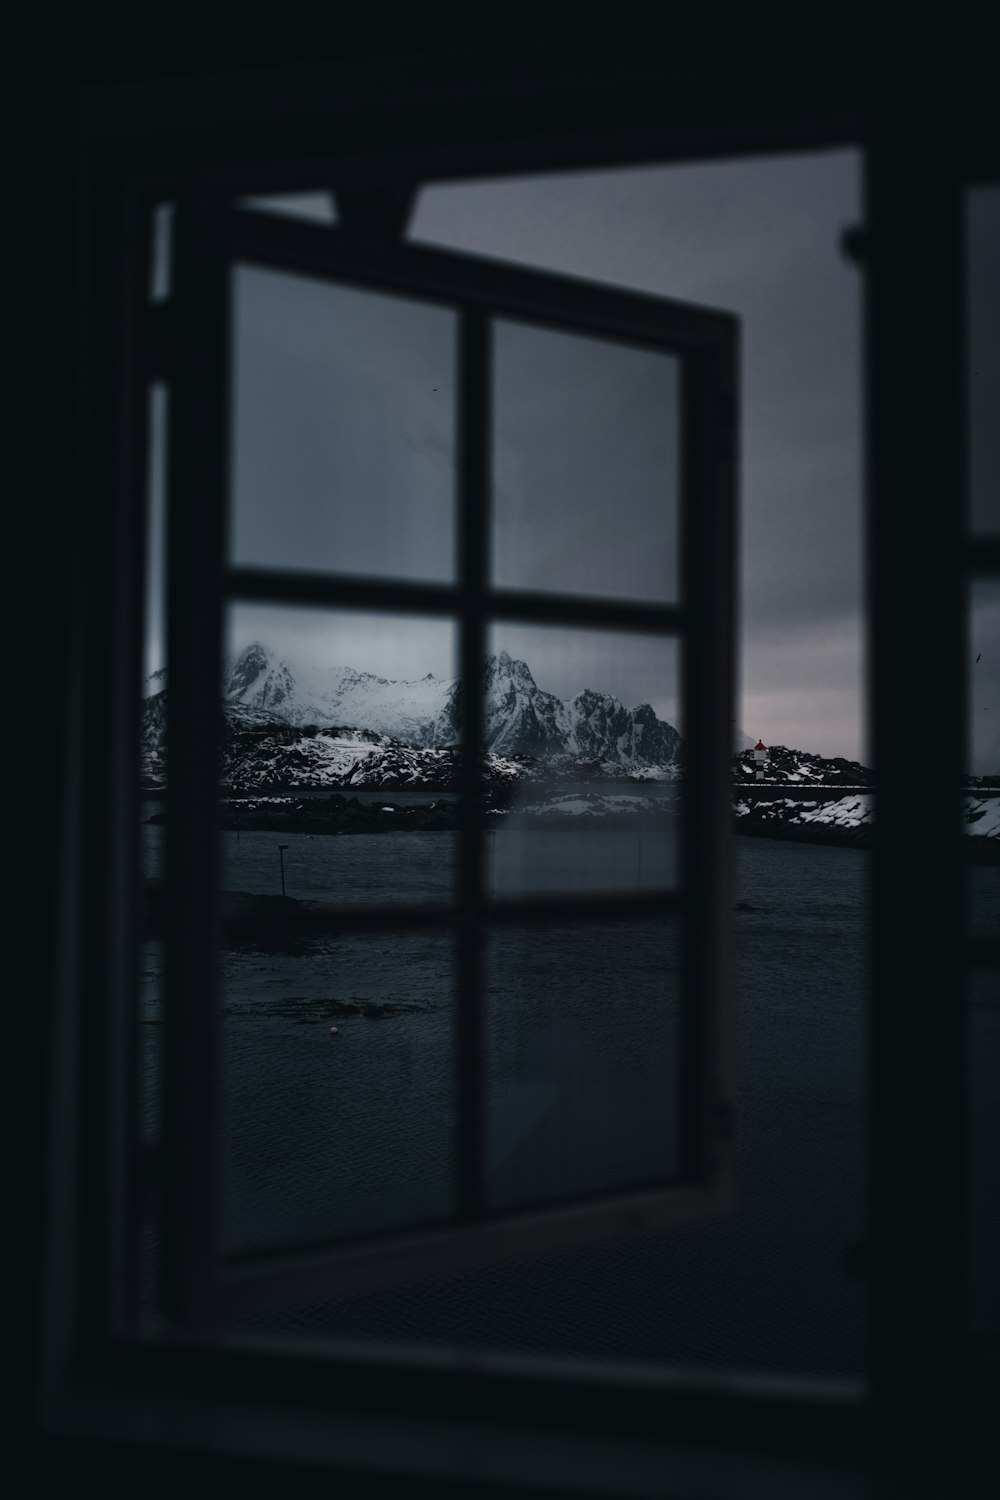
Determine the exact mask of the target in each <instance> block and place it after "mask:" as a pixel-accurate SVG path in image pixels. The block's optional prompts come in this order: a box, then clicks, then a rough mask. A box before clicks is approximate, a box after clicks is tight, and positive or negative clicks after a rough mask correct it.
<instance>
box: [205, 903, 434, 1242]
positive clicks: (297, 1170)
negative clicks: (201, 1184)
mask: <svg viewBox="0 0 1000 1500" xmlns="http://www.w3.org/2000/svg"><path fill="white" fill-rule="evenodd" d="M452 989H453V986H452V942H451V939H450V938H449V937H448V936H447V935H442V934H439V933H419V932H418V933H408V934H405V935H401V934H383V935H372V936H365V937H347V938H336V939H332V938H331V939H325V940H324V939H316V940H315V941H311V942H309V943H306V944H299V945H298V946H297V947H295V948H293V947H292V946H290V945H288V944H286V945H284V946H282V945H281V944H280V943H278V944H271V945H267V946H265V945H263V944H259V943H247V944H244V945H242V946H233V947H231V948H229V949H227V950H226V952H224V953H223V955H222V1010H223V1173H222V1178H223V1181H222V1197H223V1243H224V1248H225V1250H226V1251H227V1252H238V1251H245V1250H254V1249H262V1248H265V1247H267V1246H275V1245H279V1244H284V1243H289V1244H294V1243H298V1242H305V1241H309V1240H314V1239H322V1238H326V1237H329V1236H335V1235H342V1234H352V1233H358V1232H363V1231H366V1230H374V1229H382V1228H387V1227H389V1226H392V1225H403V1224H410V1223H418V1222H422V1221H426V1220H432V1219H441V1218H446V1217H447V1216H448V1215H450V1213H451V1212H452V1207H453V1197H452V1192H453V1190H452V1183H453V1177H454V1167H453V1137H454V1118H453V1088H452V1074H453V1058H452V1033H453V1025H452V1009H453V994H452Z"/></svg>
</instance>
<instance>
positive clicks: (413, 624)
mask: <svg viewBox="0 0 1000 1500" xmlns="http://www.w3.org/2000/svg"><path fill="white" fill-rule="evenodd" d="M227 623H228V633H227V645H228V649H227V660H226V665H225V675H224V680H223V687H222V693H223V709H224V720H225V727H224V738H223V766H222V781H223V804H222V813H223V827H224V829H225V834H224V875H225V889H226V891H228V892H230V893H232V895H231V901H232V902H233V903H235V905H234V906H233V911H234V913H235V914H236V915H237V917H240V916H242V917H245V918H247V919H248V920H249V916H250V908H249V907H248V906H247V902H251V903H252V902H257V903H258V904H259V903H260V902H261V901H264V902H265V904H267V903H269V902H270V901H271V899H272V898H273V897H275V896H278V897H281V896H284V897H285V905H284V906H283V907H282V910H283V911H284V912H285V914H286V916H287V917H288V920H289V922H290V923H291V924H292V926H297V927H299V928H302V927H305V928H308V927H310V926H311V925H315V921H314V918H315V911H314V908H315V905H316V903H320V904H325V903H336V904H340V903H343V902H345V901H349V902H356V901H364V902H379V901H405V902H412V901H447V900H450V899H451V896H452V891H453V875H454V869H455V854H456V839H457V834H456V832H455V830H456V828H457V826H458V790H457V788H458V784H459V779H460V769H459V754H460V750H459V734H460V730H459V724H458V709H457V703H456V700H457V682H456V679H455V676H454V666H453V664H454V657H455V650H454V644H455V643H454V627H453V625H452V624H451V622H450V621H445V620H433V619H411V618H400V617H396V616H391V615H370V614H360V613H347V612H339V611H338V612H333V611H324V610H292V609H282V608H274V607H267V606H265V607H261V608H257V607H250V606H237V607H235V608H233V609H231V610H230V613H229V618H228V622H227ZM338 835H344V836H343V837H340V836H338ZM240 893H242V894H240ZM244 898H246V899H245V900H244ZM241 901H242V902H243V905H242V906H241V905H240V902H241Z"/></svg>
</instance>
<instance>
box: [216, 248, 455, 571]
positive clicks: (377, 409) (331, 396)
mask: <svg viewBox="0 0 1000 1500" xmlns="http://www.w3.org/2000/svg"><path fill="white" fill-rule="evenodd" d="M233 292H234V295H233V314H234V344H233V382H234V392H233V453H232V498H231V506H232V520H231V538H230V556H231V560H232V561H233V562H234V563H235V564H239V565H244V564H245V565H250V566H261V567H280V568H307V569H326V570H331V571H336V572H344V573H355V574H363V575H378V576H380V577H386V576H393V577H399V578H408V579H414V578H418V579H429V580H436V581H448V580H450V579H451V578H452V577H453V576H454V551H455V544H454V510H455V498H454V491H455V483H454V475H455V435H454V427H455V342H456V336H455V329H456V320H455V314H454V313H453V312H451V311H450V310H447V309H444V308H440V307H436V306H431V305H430V304H428V303H423V302H415V301H407V300H404V299H403V298H399V297H385V296H380V295H376V294H374V293H371V292H362V291H357V290H355V289H353V288H350V287H344V286H335V285H331V284H329V283H328V282H319V281H314V280H311V279H310V278H308V277H305V276H297V275H284V274H281V273H278V272H274V271H264V270H259V269H256V268H252V267H248V266H242V267H239V268H238V269H237V270H236V272H235V273H234V288H233Z"/></svg>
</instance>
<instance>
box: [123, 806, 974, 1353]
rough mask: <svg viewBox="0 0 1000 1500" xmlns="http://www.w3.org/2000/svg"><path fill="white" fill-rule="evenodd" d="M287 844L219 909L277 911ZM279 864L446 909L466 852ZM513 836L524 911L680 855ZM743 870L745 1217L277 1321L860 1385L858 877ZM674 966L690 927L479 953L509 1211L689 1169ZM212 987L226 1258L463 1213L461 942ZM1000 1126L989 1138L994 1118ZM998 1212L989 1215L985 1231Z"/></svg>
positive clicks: (329, 1304) (849, 869) (506, 838)
mask: <svg viewBox="0 0 1000 1500" xmlns="http://www.w3.org/2000/svg"><path fill="white" fill-rule="evenodd" d="M386 800H387V801H391V800H398V799H396V798H395V797H393V796H392V795H390V796H389V797H387V798H386ZM144 832H145V836H146V868H147V870H148V872H149V873H156V872H157V870H158V869H159V868H160V862H161V858H162V836H163V830H162V828H153V827H147V828H146V829H145V830H144ZM278 842H279V840H278V839H277V838H276V837H275V836H274V835H273V834H263V833H242V834H240V835H236V834H235V833H230V834H226V835H225V836H224V884H225V886H226V887H227V888H228V889H239V890H246V891H257V892H263V893H274V892H276V891H278V890H280V867H279V859H278V851H277V844H278ZM280 842H282V843H284V844H287V846H288V848H287V850H286V852H285V857H284V858H285V879H286V887H287V890H288V894H289V895H291V896H296V897H300V898H303V899H320V898H335V899H338V900H345V899H346V900H362V901H371V900H377V899H378V900H388V901H398V900H404V899H405V900H414V899H417V900H420V899H427V900H440V899H442V898H446V897H447V895H448V894H449V893H450V890H451V888H452V882H453V879H454V860H455V841H454V836H453V835H450V834H446V833H429V834H398V835H392V834H385V835H382V836H379V837H377V838H365V837H359V836H354V837H339V838H338V837H325V838H324V837H321V836H316V837H313V838H308V837H306V836H303V835H282V836H281V839H280ZM492 842H493V848H492V850H491V851H490V876H491V879H492V881H493V884H494V887H495V888H496V889H497V890H500V891H503V892H510V893H512V892H516V891H531V890H560V889H566V890H581V889H598V888H605V889H629V888H653V887H655V886H662V885H664V884H669V883H670V880H671V879H672V878H673V860H674V850H673V846H672V835H671V834H670V833H669V832H663V831H662V830H661V829H652V830H650V831H647V832H643V833H641V834H635V833H627V834H614V833H537V832H529V831H527V830H521V829H519V828H518V827H517V826H516V823H514V824H512V825H510V826H509V827H507V828H505V829H504V830H503V831H501V832H500V833H498V834H497V835H496V837H495V839H493V840H492ZM737 855H738V870H739V889H738V896H739V908H738V910H737V914H736V923H737V937H738V966H739V982H738V1006H737V1018H738V1087H737V1101H738V1138H737V1184H738V1187H737V1196H738V1201H737V1206H736V1209H735V1211H734V1212H733V1213H732V1214H731V1215H730V1216H729V1217H727V1218H726V1219H725V1220H724V1221H720V1222H716V1223H711V1224H701V1225H695V1226H691V1227H688V1228H685V1229H681V1230H675V1231H672V1232H671V1233H669V1234H668V1233H662V1234H648V1235H643V1236H640V1237H631V1238H625V1239H620V1240H612V1241H607V1242H605V1243H602V1244H599V1245H594V1246H589V1247H586V1248H584V1249H579V1250H574V1251H565V1252H561V1253H559V1254H555V1255H547V1256H544V1257H537V1258H533V1259H531V1260H521V1261H514V1262H507V1263H505V1264H503V1265H499V1266H496V1267H493V1268H489V1269H486V1270H481V1271H478V1272H475V1273H468V1274H466V1275H463V1276H460V1277H450V1278H438V1279H422V1280H420V1281H419V1282H414V1283H413V1284H411V1285H405V1286H397V1287H394V1288H392V1289H391V1290H383V1291H378V1292H370V1293H366V1294H363V1295H360V1294H359V1295H354V1296H352V1297H345V1298H342V1299H338V1300H328V1301H325V1302H323V1303H321V1304H312V1305H309V1306H306V1307H296V1308H282V1309H280V1310H278V1311H276V1312H274V1313H271V1314H268V1316H267V1317H266V1318H262V1319H258V1320H257V1323H258V1324H259V1325H261V1326H267V1327H272V1328H280V1329H281V1330H283V1331H295V1332H305V1331H310V1332H318V1333H324V1334H330V1335H338V1336H345V1337H362V1338H376V1339H390V1340H394V1341H399V1340H402V1341H414V1342H424V1341H428V1340H430V1341H433V1342H439V1343H448V1344H453V1345H454V1344H461V1345H468V1346H476V1347H483V1348H497V1349H507V1350H523V1351H529V1350H530V1351H546V1352H552V1353H562V1354H581V1355H587V1356H591V1357H597V1358H602V1357H603V1358H612V1359H633V1360H641V1361H654V1362H663V1361H668V1362H673V1361H680V1362H684V1363H696V1364H698V1363H701V1364H712V1365H728V1366H736V1367H747V1368H756V1369H762V1368H763V1369H772V1370H784V1371H812V1372H816V1373H824V1374H851V1373H855V1372H859V1371H860V1370H861V1368H862V1362H863V1338H864V1297H863V1290H862V1287H861V1285H860V1283H858V1282H856V1281H854V1280H851V1279H850V1278H849V1277H848V1276H847V1275H846V1274H845V1273H844V1271H843V1269H842V1267H841V1263H840V1261H841V1254H842V1252H843V1250H844V1249H845V1247H846V1246H848V1245H849V1244H851V1243H852V1242H853V1241H855V1240H857V1239H858V1238H860V1237H861V1235H862V1234H863V1232H864V1210H863V1201H864V1160H863V1139H864V1102H863V1101H864V1047H863V1025H864V1022H863V1017H864V1007H865V945H866V939H867V917H866V894H867V893H866V875H867V854H866V852H865V851H863V850H855V849H838V848H829V847H822V846H813V845H808V844H794V843H783V842H776V841H774V842H772V841H769V840H764V839H739V840H738V841H737ZM998 876H1000V871H997V870H996V869H992V868H980V869H976V870H975V871H973V872H971V873H970V879H971V881H972V883H973V894H974V899H975V903H976V909H977V911H978V912H979V918H978V922H979V923H980V924H981V922H982V921H983V920H985V919H986V918H985V916H984V914H985V913H987V912H988V911H989V910H990V906H991V902H992V901H993V900H994V898H996V900H997V906H996V908H995V909H996V910H1000V883H998V878H997V877H998ZM145 960H146V961H145V966H144V969H145V981H146V982H145V986H144V993H143V1017H144V1019H145V1020H146V1021H148V1022H150V1023H155V1022H156V1021H157V1020H158V1019H159V1014H160V994H161V983H160V964H161V954H160V951H159V948H158V946H157V945H154V944H150V945H148V946H147V949H146V954H145ZM677 964H678V953H677V934H676V932H675V931H674V930H673V927H672V924H671V923H670V922H669V921H665V922H662V923H658V924H652V923H643V924H641V925H633V926H628V925H608V924H602V925H600V926H589V927H565V928H561V929H558V930H556V931H553V932H551V933H548V934H546V935H545V937H544V938H543V937H542V936H541V935H540V934H539V933H537V932H528V931H523V932H519V931H516V930H515V931H507V932H504V933H502V934H498V935H497V936H496V937H495V939H494V940H493V943H492V945H491V948H490V950H489V952H488V954H487V978H488V988H487V1026H488V1046H487V1053H488V1081H489V1093H488V1104H489V1108H488V1149H489V1164H490V1178H489V1191H490V1194H491V1197H492V1200H493V1201H494V1202H495V1203H497V1204H502V1203H505V1202H511V1201H518V1200H524V1199H530V1198H532V1197H538V1196H544V1195H546V1194H549V1193H558V1192H560V1191H581V1190H587V1189H592V1188H599V1187H601V1186H603V1185H605V1184H606V1183H610V1182H614V1181H616V1180H618V1179H619V1177H620V1176H621V1175H622V1173H623V1172H625V1171H627V1170H631V1171H632V1172H633V1174H634V1175H635V1176H636V1177H638V1178H646V1177H656V1176H658V1175H662V1174H667V1173H669V1172H670V1170H671V1167H672V1164H673V1152H674V1145H675V1142H674V1138H673V1121H672V1113H673V1112H672V1107H671V1101H672V1100H673V1098H674V1097H675V1095H676V1085H677V1076H676V1060H675V1052H676V1031H677V1010H676V973H677ZM220 972H221V978H222V992H223V1007H224V1025H223V1038H224V1046H223V1053H224V1100H225V1107H224V1121H225V1128H224V1148H223V1166H224V1173H223V1175H224V1183H223V1189H224V1191H223V1200H224V1201H223V1207H224V1226H223V1227H224V1238H225V1243H226V1248H227V1249H229V1250H234V1251H238V1250H247V1249H257V1248H263V1247H267V1246H270V1245H275V1244H280V1243H286V1242H296V1241H303V1240H305V1241H308V1240H309V1239H313V1238H317V1237H323V1236H326V1235H329V1234H332V1233H342V1232H347V1231H352V1230H362V1229H370V1228H375V1227H381V1226H385V1225H389V1224H397V1223H404V1222H409V1221H412V1220H424V1221H427V1220H434V1219H438V1218H441V1217H445V1216H447V1215H448V1213H449V1212H450V1211H451V1208H452V1196H451V1192H452V1188H451V1182H452V1166H453V1109H452V1103H453V1097H452V1062H453V1056H452V1050H451V1049H452V1022H453V989H454V965H453V953H452V945H451V942H450V940H449V939H448V937H447V936H445V935H441V934H435V933H407V934H398V935H383V936H380V937H371V936H365V937H355V938H351V939H339V940H337V941H328V942H324V943H321V944H318V945H314V946H312V947H311V948H309V950H308V951H304V952H300V953H296V954H293V953H287V952H284V953H282V952H273V951H270V952H269V951H262V950H253V949H242V950H240V951H231V952H226V953H223V954H221V955H220ZM974 1009H975V1011H976V1018H975V1025H976V1035H977V1037H978V1039H979V1044H980V1047H979V1055H978V1057H977V1060H976V1067H977V1077H981V1082H985V1083H987V1084H988V1082H989V1077H988V1074H989V1069H990V1067H991V1063H990V1061H989V1060H990V1059H992V1065H993V1066H995V1064H996V1061H997V1059H998V1057H1000V1028H998V1024H997V1023H998V1015H997V1007H996V1001H995V998H991V997H990V996H989V995H987V994H986V993H985V992H983V994H982V995H981V996H979V998H978V1000H977V1002H976V1004H975V1005H974ZM331 1026H335V1027H336V1028H337V1030H336V1033H335V1034H331V1030H330V1028H331ZM142 1034H143V1042H144V1046H145V1049H146V1062H147V1073H148V1078H149V1081H150V1082H149V1087H148V1088H147V1091H146V1096H145V1122H144V1123H145V1127H146V1129H147V1130H148V1131H149V1132H150V1133H155V1130H156V1128H157V1121H156V1116H157V1099H156V1089H155V1075H156V1050H157V1044H158V1037H159V1029H158V1027H157V1026H156V1025H155V1024H150V1025H148V1026H145V1027H143V1028H142ZM984 1069H985V1070H986V1071H985V1072H984ZM991 1076H992V1077H993V1078H995V1073H994V1074H992V1075H991ZM994 1097H995V1095H994ZM984 1098H986V1099H987V1100H988V1098H989V1093H988V1090H987V1092H986V1093H985V1094H984ZM985 1107H986V1109H987V1113H989V1108H990V1106H989V1105H988V1103H987V1105H986V1106H985ZM990 1118H991V1119H992V1121H993V1124H992V1125H990V1124H989V1122H987V1128H988V1129H993V1128H994V1127H995V1112H994V1113H993V1115H992V1116H990ZM980 1135H981V1132H980ZM977 1139H978V1137H977ZM981 1149H982V1148H981V1147H980V1150H981ZM991 1211H992V1210H991V1209H990V1208H989V1206H988V1205H985V1204H984V1205H981V1207H980V1209H979V1210H977V1212H981V1214H985V1215H986V1216H987V1218H988V1217H989V1213H990V1212H991ZM983 1222H984V1224H985V1220H984V1221H983ZM984 1285H985V1283H984ZM990 1285H991V1286H992V1280H991V1281H990ZM987 1291H988V1289H987Z"/></svg>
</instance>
